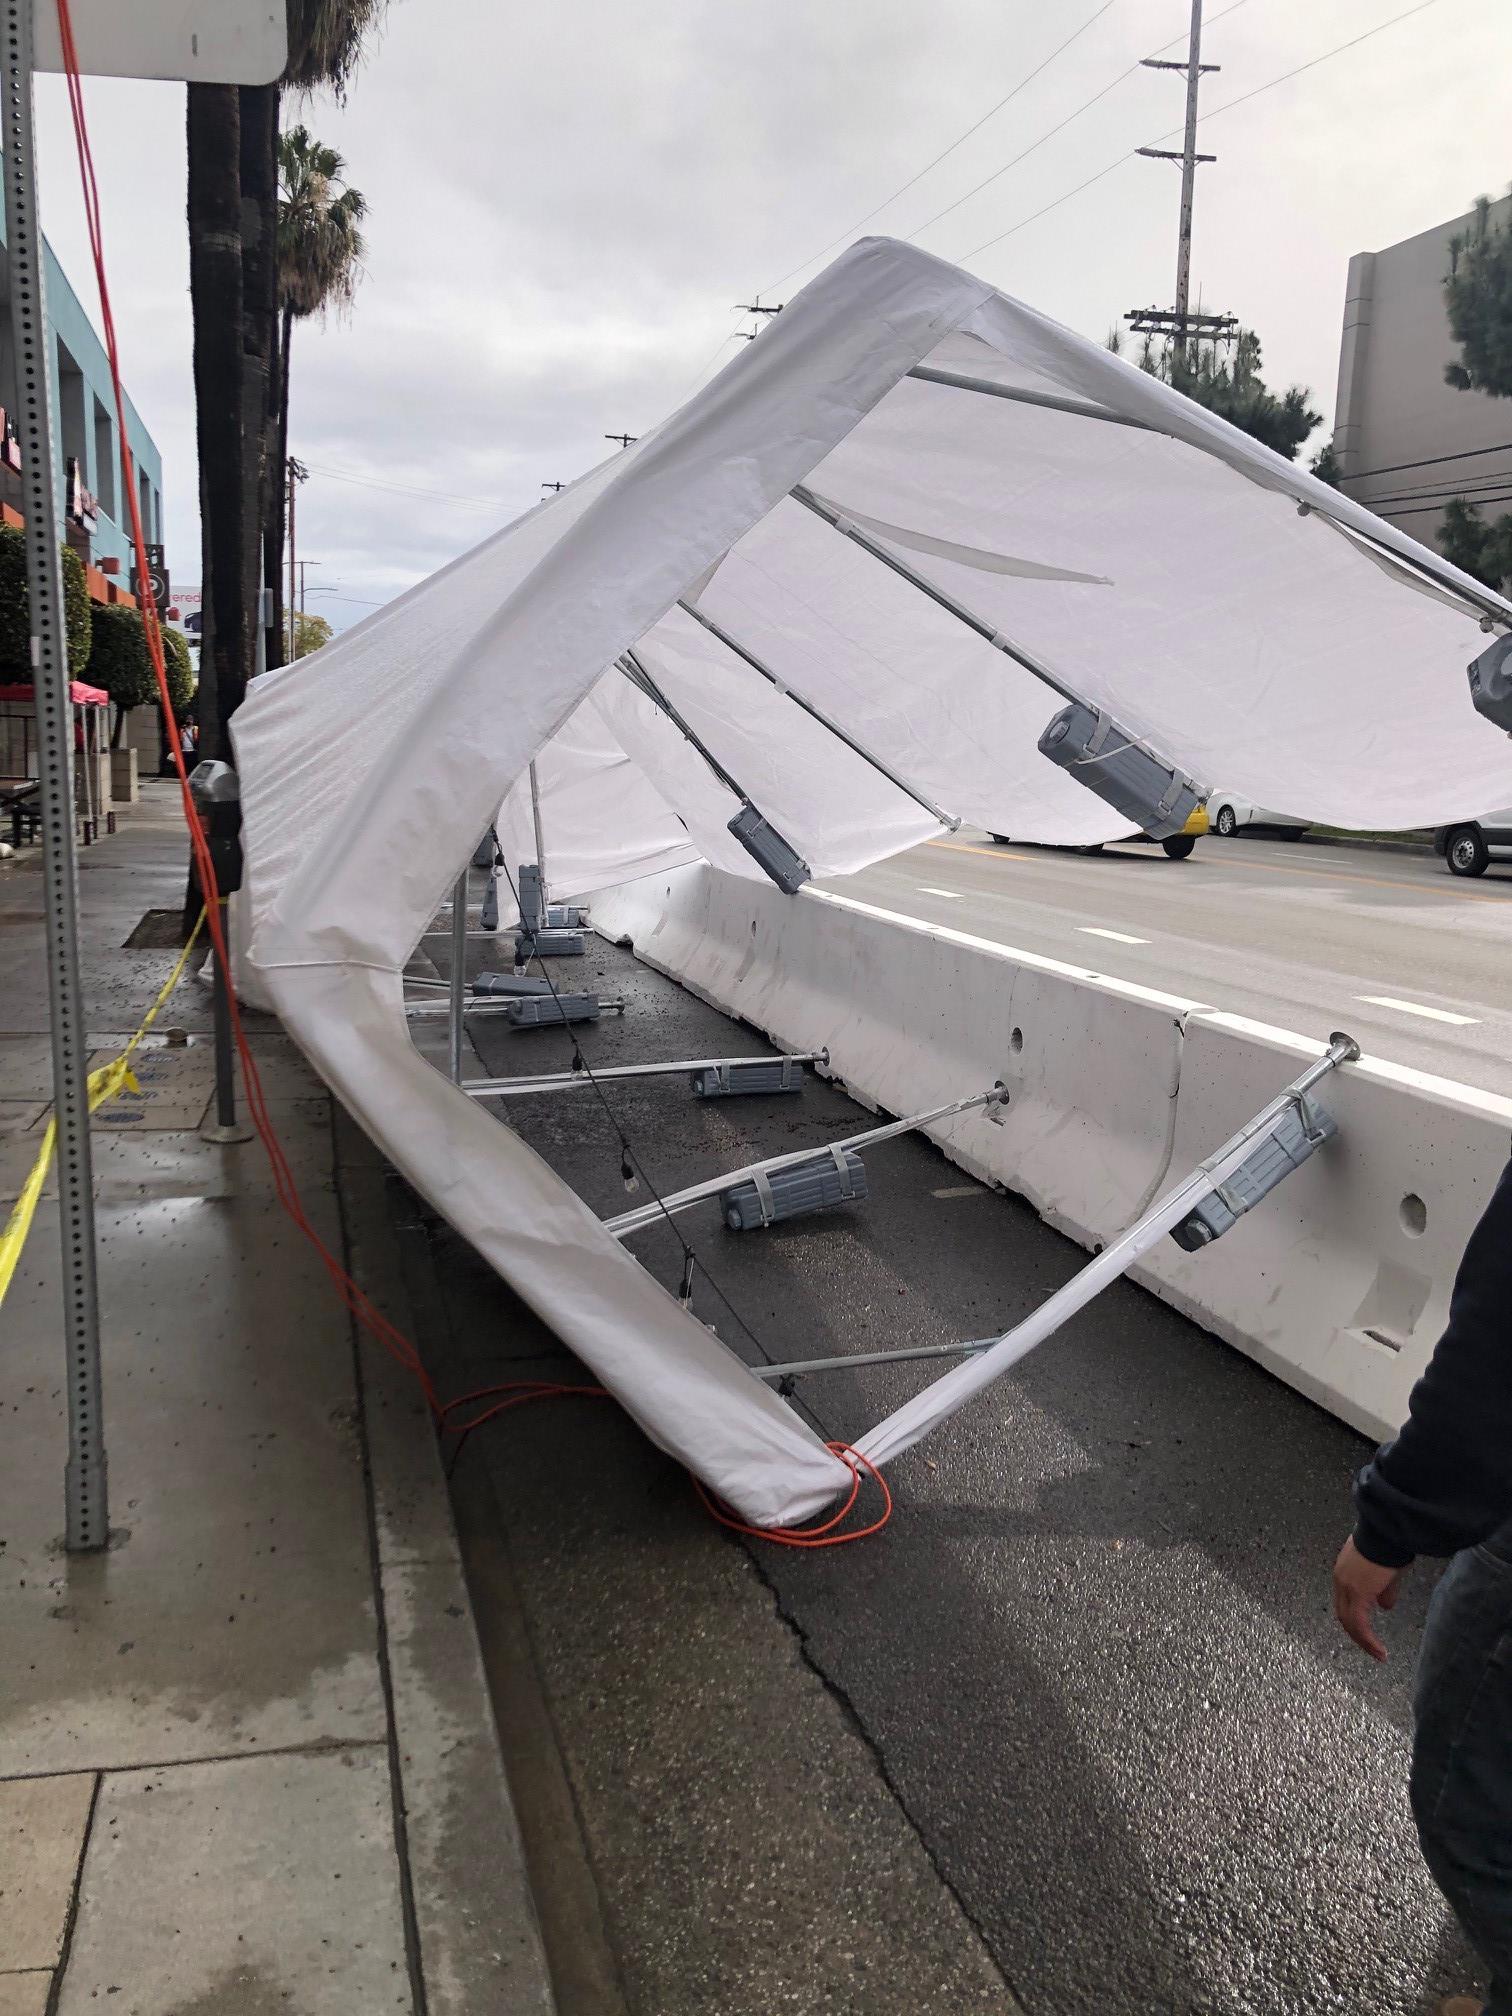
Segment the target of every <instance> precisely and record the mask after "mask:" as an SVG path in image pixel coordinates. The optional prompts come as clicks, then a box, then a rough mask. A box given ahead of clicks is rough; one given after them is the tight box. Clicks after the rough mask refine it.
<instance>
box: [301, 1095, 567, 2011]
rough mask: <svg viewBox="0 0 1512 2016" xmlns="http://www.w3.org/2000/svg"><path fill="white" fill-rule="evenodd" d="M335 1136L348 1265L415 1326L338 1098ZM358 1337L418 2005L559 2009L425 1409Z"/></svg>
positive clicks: (361, 1143)
mask: <svg viewBox="0 0 1512 2016" xmlns="http://www.w3.org/2000/svg"><path fill="white" fill-rule="evenodd" d="M336 1143H337V1153H336V1179H337V1187H338V1193H339V1197H340V1201H341V1208H342V1216H343V1220H344V1223H345V1226H346V1232H347V1241H348V1265H349V1267H350V1270H351V1272H352V1274H353V1275H354V1277H355V1278H356V1280H357V1281H358V1282H359V1284H360V1285H361V1286H362V1287H363V1289H364V1290H365V1291H366V1292H367V1293H368V1294H369V1295H370V1296H371V1297H372V1298H373V1300H374V1302H375V1303H376V1304H377V1305H378V1306H379V1307H380V1308H382V1309H384V1310H386V1311H389V1312H392V1315H393V1317H394V1320H396V1321H399V1322H400V1323H401V1327H404V1328H406V1329H407V1330H408V1331H410V1332H413V1328H414V1324H413V1322H412V1321H411V1320H410V1315H411V1300H410V1296H409V1292H408V1287H407V1283H406V1280H405V1277H404V1271H403V1268H402V1264H401V1259H400V1256H399V1254H398V1252H397V1250H396V1241H395V1239H394V1236H393V1218H392V1211H391V1202H390V1191H389V1185H390V1183H391V1182H392V1181H393V1178H392V1175H391V1172H390V1171H389V1169H388V1166H387V1164H386V1163H385V1162H384V1160H383V1158H382V1157H381V1156H380V1155H379V1153H378V1151H377V1150H376V1149H375V1148H374V1147H373V1146H372V1145H371V1144H370V1143H369V1142H368V1140H367V1139H366V1137H365V1136H364V1135H363V1134H362V1133H361V1131H360V1129H358V1127H357V1126H356V1123H355V1122H353V1121H352V1120H351V1119H350V1118H349V1117H348V1116H347V1115H346V1114H345V1113H342V1112H340V1111H339V1109H338V1113H337V1121H336ZM355 1348H356V1352H357V1383H358V1400H359V1406H360V1408H361V1413H362V1424H363V1431H364V1436H365V1442H366V1453H367V1463H368V1473H369V1480H370V1491H371V1504H372V1525H373V1547H374V1557H375V1558H374V1569H375V1574H376V1577H377V1582H378V1598H379V1605H380V1613H381V1619H382V1628H383V1633H384V1639H385V1649H386V1655H387V1666H388V1684H389V1695H390V1714H391V1718H392V1726H393V1730H394V1739H395V1740H394V1752H395V1754H394V1758H393V1765H394V1774H395V1783H396V1786H397V1788H398V1806H399V1810H398V1812H397V1813H396V1823H397V1824H398V1825H400V1826H401V1827H402V1830H403V1835H404V1839H405V1847H406V1851H407V1855H406V1859H407V1863H408V1869H409V1879H410V1900H409V1904H410V1911H411V1914H412V1935H413V1937H414V1940H415V1944H416V1947H417V1949H418V1952H419V1956H420V1974H421V1984H422V1992H423V2003H422V2007H423V2009H424V2012H425V2016H474V2012H477V2011H479V2010H484V2009H498V2010H501V2011H502V2010H508V2011H509V2016H556V2009H557V2004H556V1998H555V1995H554V1993H553V1989H552V1984H551V1978H550V1973H549V1970H548V1967H547V1962H546V1953H545V1947H544V1945H543V1943H542V1938H541V1931H540V1924H539V1921H538V1918H537V1914H536V1907H535V1899H534V1896H533V1894H532V1891H531V1885H530V1876H529V1872H528V1870H527V1868H526V1865H525V1852H524V1847H523V1844H522V1841H521V1836H520V1828H519V1823H518V1820H517V1818H516V1814H515V1807H514V1801H513V1798H512V1796H511V1792H510V1786H509V1783H508V1780H507V1778H506V1776H505V1770H504V1762H503V1754H502V1749H501V1745H500V1740H499V1733H498V1730H497V1728H496V1726H495V1723H494V1718H493V1707H492V1702H491V1698H490V1695H489V1690H488V1683H487V1679H486V1676H485V1673H484V1667H483V1658H482V1653H481V1650H480V1647H479V1643H478V1632H477V1625H476V1621H475V1618H474V1615H473V1610H472V1603H471V1599H470V1596H469V1592H468V1587H467V1582H466V1578H465V1575H464V1572H463V1566H462V1557H461V1552H460V1549H459V1546H458V1542H457V1534H456V1529H455V1527H454V1525H453V1522H452V1512H451V1501H450V1496H449V1493H448V1490H447V1485H446V1478H445V1475H444V1472H443V1470H442V1465H441V1455H440V1450H439V1448H438V1446H437V1442H436V1438H435V1434H434V1431H433V1428H432V1424H431V1420H430V1415H429V1410H428V1408H427V1406H426V1403H425V1400H424V1397H423V1395H422V1394H421V1392H420V1389H419V1387H418V1385H417V1384H416V1382H415V1380H414V1379H413V1378H412V1377H411V1375H410V1374H409V1373H408V1372H407V1371H406V1370H405V1369H404V1367H402V1366H401V1365H399V1364H398V1363H397V1361H395V1360H394V1359H393V1358H391V1357H389V1356H388V1355H387V1353H385V1352H384V1351H383V1350H381V1349H380V1348H379V1347H378V1346H377V1345H375V1344H374V1343H373V1342H372V1341H371V1340H370V1339H369V1338H368V1337H367V1336H366V1334H365V1333H362V1332H359V1333H358V1335H357V1338H356V1347H355Z"/></svg>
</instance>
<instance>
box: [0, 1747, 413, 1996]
mask: <svg viewBox="0 0 1512 2016" xmlns="http://www.w3.org/2000/svg"><path fill="white" fill-rule="evenodd" d="M387 1740H388V1739H387V1738H386V1737H383V1736H329V1737H323V1738H322V1739H321V1740H320V1741H319V1742H317V1743H276V1744H269V1745H268V1746H267V1747H266V1748H264V1749H252V1750H212V1751H210V1752H208V1753H206V1752H204V1751H199V1750H196V1751H195V1753H194V1755H193V1756H192V1757H143V1758H141V1759H140V1760H138V1761H137V1762H134V1763H131V1764H72V1765H69V1766H68V1767H67V1769H65V1770H62V1771H48V1770H37V1771H0V1785H24V1784H27V1783H28V1782H30V1781H33V1780H35V1779H38V1778H91V1777H104V1776H105V1775H106V1774H107V1773H108V1774H109V1775H110V1776H111V1777H112V1778H121V1777H124V1776H126V1774H127V1773H129V1772H132V1771H181V1770H184V1769H187V1768H188V1767H189V1766H190V1765H193V1764H248V1763H252V1762H254V1761H255V1760H256V1759H257V1758H259V1757H328V1756H333V1755H337V1754H339V1753H340V1752H341V1751H343V1750H379V1749H382V1748H383V1746H384V1744H385V1743H386V1742H387ZM20 1971H21V1972H23V1973H25V1972H26V1971H27V1970H26V1969H25V1968H23V1969H21V1970H20Z"/></svg>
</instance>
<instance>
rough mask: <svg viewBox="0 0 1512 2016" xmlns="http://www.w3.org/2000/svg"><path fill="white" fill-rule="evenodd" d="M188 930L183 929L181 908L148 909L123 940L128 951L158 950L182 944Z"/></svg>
mask: <svg viewBox="0 0 1512 2016" xmlns="http://www.w3.org/2000/svg"><path fill="white" fill-rule="evenodd" d="M188 935H189V934H188V932H187V931H185V929H184V913H183V911H182V910H149V911H148V912H147V915H146V916H145V917H144V918H143V919H142V921H141V923H140V924H138V925H137V927H136V929H135V930H134V931H133V932H132V933H131V936H130V937H129V938H127V939H126V941H125V949H126V950H127V951H128V952H160V951H165V950H168V949H170V948H172V947H176V946H179V945H182V944H183V942H184V940H185V938H187V937H188Z"/></svg>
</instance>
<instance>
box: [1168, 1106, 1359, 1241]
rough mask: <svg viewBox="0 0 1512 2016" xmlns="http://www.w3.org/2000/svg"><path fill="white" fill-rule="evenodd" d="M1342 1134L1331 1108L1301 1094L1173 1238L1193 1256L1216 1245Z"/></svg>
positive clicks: (1177, 1229)
mask: <svg viewBox="0 0 1512 2016" xmlns="http://www.w3.org/2000/svg"><path fill="white" fill-rule="evenodd" d="M1338 1131H1339V1123H1338V1121H1337V1120H1335V1119H1334V1117H1333V1115H1332V1114H1331V1113H1330V1112H1329V1111H1328V1110H1327V1109H1326V1107H1323V1106H1320V1105H1319V1104H1318V1102H1317V1101H1316V1100H1315V1099H1309V1098H1308V1097H1307V1096H1306V1095H1305V1094H1303V1095H1301V1096H1299V1097H1298V1098H1297V1099H1295V1100H1294V1101H1293V1102H1292V1106H1291V1110H1290V1111H1289V1112H1288V1113H1286V1114H1284V1115H1283V1116H1282V1117H1281V1119H1279V1120H1278V1121H1277V1122H1276V1125H1275V1127H1274V1129H1273V1130H1272V1132H1271V1133H1269V1134H1267V1135H1266V1137H1265V1138H1264V1140H1263V1141H1261V1142H1260V1144H1259V1146H1258V1147H1257V1148H1256V1149H1255V1151H1254V1153H1253V1154H1252V1155H1251V1156H1250V1157H1249V1159H1248V1160H1247V1161H1245V1162H1241V1163H1240V1165H1239V1167H1238V1168H1237V1169H1236V1170H1235V1171H1234V1173H1233V1175H1232V1176H1230V1177H1229V1179H1228V1181H1227V1182H1226V1183H1220V1184H1219V1186H1218V1188H1217V1189H1216V1190H1213V1191H1211V1192H1210V1193H1209V1194H1208V1195H1207V1196H1206V1197H1204V1198H1203V1200H1202V1202H1201V1203H1200V1204H1198V1205H1197V1206H1196V1208H1195V1209H1194V1210H1193V1211H1192V1212H1191V1214H1190V1215H1189V1216H1188V1217H1186V1218H1183V1219H1182V1221H1181V1223H1180V1224H1179V1225H1175V1226H1173V1227H1172V1228H1171V1237H1172V1238H1173V1239H1174V1240H1175V1241H1176V1244H1177V1245H1178V1246H1181V1247H1184V1248H1185V1250H1186V1251H1187V1252H1188V1253H1195V1252H1196V1251H1197V1250H1198V1248H1199V1247H1202V1246H1211V1244H1212V1243H1213V1241H1214V1240H1215V1239H1221V1238H1222V1237H1223V1235H1224V1233H1225V1232H1227V1230H1228V1229H1229V1227H1230V1226H1231V1225H1233V1224H1235V1223H1236V1222H1237V1221H1238V1220H1239V1219H1240V1218H1242V1217H1243V1216H1244V1214H1245V1212H1246V1211H1248V1210H1251V1209H1252V1208H1253V1207H1254V1206H1255V1205H1256V1204H1258V1203H1259V1202H1260V1199H1261V1198H1262V1197H1264V1196H1267V1195H1268V1194H1269V1193H1270V1192H1271V1191H1272V1190H1274V1189H1275V1187H1276V1185H1277V1184H1278V1183H1280V1182H1283V1181H1284V1180H1285V1178H1286V1177H1288V1176H1290V1174H1291V1173H1292V1171H1293V1169H1300V1168H1301V1166H1302V1164H1303V1163H1304V1162H1305V1161H1306V1160H1307V1158H1308V1156H1309V1155H1311V1154H1312V1153H1313V1151H1314V1149H1317V1148H1321V1147H1322V1146H1323V1143H1324V1142H1325V1141H1329V1140H1332V1138H1333V1136H1334V1135H1335V1134H1337V1133H1338Z"/></svg>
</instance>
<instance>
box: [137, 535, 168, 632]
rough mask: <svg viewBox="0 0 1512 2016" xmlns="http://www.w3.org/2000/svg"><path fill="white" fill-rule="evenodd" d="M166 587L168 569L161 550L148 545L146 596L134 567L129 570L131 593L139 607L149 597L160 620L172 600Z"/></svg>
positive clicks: (165, 613) (139, 576) (158, 547)
mask: <svg viewBox="0 0 1512 2016" xmlns="http://www.w3.org/2000/svg"><path fill="white" fill-rule="evenodd" d="M168 587H169V583H168V568H167V565H166V564H165V562H164V559H163V549H162V547H161V546H153V545H149V546H148V548H147V586H146V596H145V597H144V593H143V588H142V577H141V575H140V574H139V573H138V571H137V569H136V568H135V567H133V568H132V570H131V592H132V594H133V595H135V597H136V599H137V604H138V606H139V607H140V605H141V603H142V602H143V600H144V599H146V597H150V598H151V600H152V603H153V606H154V608H155V609H156V610H157V613H158V616H159V618H162V617H165V616H166V615H167V614H168V604H169V603H170V602H171V601H172V600H173V597H172V596H171V595H170V594H169V592H168Z"/></svg>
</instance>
